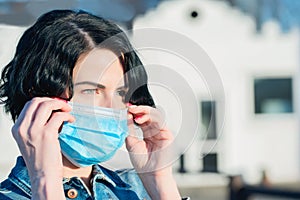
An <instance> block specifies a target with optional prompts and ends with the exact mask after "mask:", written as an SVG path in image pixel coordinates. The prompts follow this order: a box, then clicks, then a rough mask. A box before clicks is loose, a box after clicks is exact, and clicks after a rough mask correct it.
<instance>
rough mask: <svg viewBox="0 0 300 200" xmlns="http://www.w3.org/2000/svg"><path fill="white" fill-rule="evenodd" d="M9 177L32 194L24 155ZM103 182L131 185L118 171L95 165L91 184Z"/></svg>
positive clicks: (28, 193) (65, 180)
mask: <svg viewBox="0 0 300 200" xmlns="http://www.w3.org/2000/svg"><path fill="white" fill-rule="evenodd" d="M8 178H9V179H10V181H11V182H12V183H13V184H15V185H16V186H17V187H18V188H20V189H21V190H22V191H24V192H25V193H26V194H27V195H29V196H31V184H30V178H29V175H28V171H27V168H26V165H25V161H24V159H23V157H22V156H19V157H18V158H17V162H16V165H15V167H14V168H13V169H12V171H11V173H10V174H9V176H8ZM67 180H68V179H66V178H63V183H65V182H67ZM101 182H102V183H103V182H106V183H108V184H110V185H111V186H113V187H120V188H124V189H125V188H129V187H130V185H129V184H127V183H125V182H124V181H123V180H122V179H121V178H120V177H119V176H118V174H117V173H116V172H114V171H111V170H109V169H106V168H104V167H102V166H100V165H93V169H92V178H91V184H92V185H94V186H96V185H97V184H100V183H101ZM94 188H96V187H94Z"/></svg>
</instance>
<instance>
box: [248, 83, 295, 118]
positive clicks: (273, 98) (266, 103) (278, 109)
mask: <svg viewBox="0 0 300 200" xmlns="http://www.w3.org/2000/svg"><path fill="white" fill-rule="evenodd" d="M292 91H293V85H292V79H291V78H256V79H255V80H254V103H255V105H254V107H255V113H256V114H260V113H292V112H293V110H294V109H293V92H292Z"/></svg>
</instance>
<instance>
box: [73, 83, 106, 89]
mask: <svg viewBox="0 0 300 200" xmlns="http://www.w3.org/2000/svg"><path fill="white" fill-rule="evenodd" d="M77 85H92V86H95V87H97V88H101V89H105V86H104V85H102V84H99V83H94V82H90V81H82V82H78V83H75V84H74V86H77Z"/></svg>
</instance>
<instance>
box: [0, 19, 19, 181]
mask: <svg viewBox="0 0 300 200" xmlns="http://www.w3.org/2000/svg"><path fill="white" fill-rule="evenodd" d="M24 30H25V28H24V27H14V26H7V25H4V24H3V25H1V24H0V70H1V71H2V69H3V67H4V66H5V65H7V64H8V62H9V61H10V60H11V58H12V57H13V54H14V52H15V48H16V45H17V42H18V40H19V37H20V36H21V34H22V33H23V31H24ZM0 109H1V110H0V128H1V131H0V155H1V156H0V180H2V179H3V178H5V177H6V176H7V174H8V172H9V170H10V168H11V167H12V166H13V165H14V163H15V159H16V156H17V155H18V154H19V151H18V148H17V145H16V143H15V141H14V139H13V137H12V135H11V132H10V129H11V126H12V121H11V118H10V116H9V115H8V114H6V113H4V111H3V105H0Z"/></svg>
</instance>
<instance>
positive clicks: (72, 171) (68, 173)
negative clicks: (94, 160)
mask: <svg viewBox="0 0 300 200" xmlns="http://www.w3.org/2000/svg"><path fill="white" fill-rule="evenodd" d="M91 175H92V166H89V167H82V168H81V167H76V166H75V165H73V164H72V163H71V162H70V161H69V160H68V159H66V158H65V157H64V156H63V176H64V178H72V177H79V178H81V180H82V181H83V182H84V183H85V185H86V186H87V187H88V188H89V189H90V191H91V189H92V188H91V187H92V186H91V183H90V180H91Z"/></svg>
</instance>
